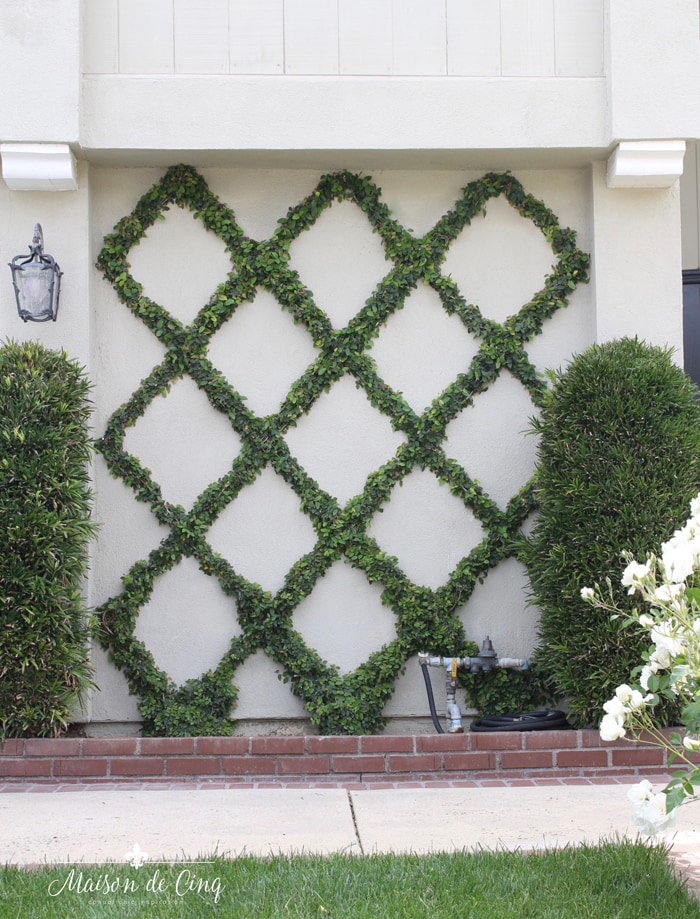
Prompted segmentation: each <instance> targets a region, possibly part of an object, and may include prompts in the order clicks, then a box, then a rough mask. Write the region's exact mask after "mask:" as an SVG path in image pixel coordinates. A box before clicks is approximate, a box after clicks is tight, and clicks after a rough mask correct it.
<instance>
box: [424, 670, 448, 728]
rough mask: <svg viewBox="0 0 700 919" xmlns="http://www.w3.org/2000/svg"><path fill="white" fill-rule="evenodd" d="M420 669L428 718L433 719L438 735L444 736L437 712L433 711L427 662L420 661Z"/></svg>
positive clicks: (433, 702) (431, 687)
mask: <svg viewBox="0 0 700 919" xmlns="http://www.w3.org/2000/svg"><path fill="white" fill-rule="evenodd" d="M420 669H421V670H422V671H423V679H424V680H425V691H426V692H427V694H428V707H429V709H430V717H431V718H432V719H433V724H434V725H435V730H436V731H437V732H438V734H444V733H445V731H444V729H443V727H442V725H441V724H440V719H439V718H438V715H437V712H436V711H435V697H434V696H433V684H432V683H431V682H430V674H429V673H428V664H427V661H424V660H421V662H420Z"/></svg>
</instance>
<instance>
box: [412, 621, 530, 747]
mask: <svg viewBox="0 0 700 919" xmlns="http://www.w3.org/2000/svg"><path fill="white" fill-rule="evenodd" d="M418 663H419V664H420V666H421V669H422V671H423V679H424V680H425V688H426V690H427V693H428V705H429V706H430V717H431V718H432V719H433V724H434V725H435V730H436V731H437V732H438V733H439V734H444V733H445V731H444V730H443V727H442V725H441V724H440V720H439V718H438V716H437V712H436V711H435V699H434V697H433V687H432V683H431V682H430V674H429V673H428V667H442V668H444V670H445V674H446V679H447V686H446V688H447V703H446V714H447V725H448V726H447V733H448V734H462V733H463V732H464V728H463V727H462V712H461V711H460V708H459V705H458V704H457V699H456V691H457V671H458V670H460V669H462V670H468V671H469V672H470V673H490V672H491V671H492V670H497V669H500V670H527V669H528V668H529V666H530V661H529V660H527V659H526V658H517V657H498V655H497V654H496V652H495V651H494V649H493V643H492V641H491V639H490V638H489V637H488V635H487V636H486V639H485V640H484V642H483V644H482V645H481V651H479V653H478V654H477V655H476V657H432V656H431V655H430V654H425V653H424V652H422V651H421V653H420V654H419V655H418Z"/></svg>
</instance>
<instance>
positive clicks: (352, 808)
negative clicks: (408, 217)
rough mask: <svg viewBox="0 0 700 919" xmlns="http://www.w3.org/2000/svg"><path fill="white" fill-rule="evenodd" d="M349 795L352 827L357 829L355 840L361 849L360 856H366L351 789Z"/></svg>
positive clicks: (348, 790)
mask: <svg viewBox="0 0 700 919" xmlns="http://www.w3.org/2000/svg"><path fill="white" fill-rule="evenodd" d="M347 794H348V805H349V806H350V816H351V817H352V825H353V827H354V828H355V839H356V840H357V845H358V846H359V847H360V855H364V854H365V848H364V846H363V845H362V839H361V837H360V828H359V826H358V825H357V816H356V814H355V802H354V801H353V800H352V792H351V791H350V789H349V788H348V789H347Z"/></svg>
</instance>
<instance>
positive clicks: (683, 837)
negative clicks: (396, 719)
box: [0, 783, 700, 873]
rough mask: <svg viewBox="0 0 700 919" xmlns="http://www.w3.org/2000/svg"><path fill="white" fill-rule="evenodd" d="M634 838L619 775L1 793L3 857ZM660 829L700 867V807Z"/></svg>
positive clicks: (156, 857) (423, 847)
mask: <svg viewBox="0 0 700 919" xmlns="http://www.w3.org/2000/svg"><path fill="white" fill-rule="evenodd" d="M613 836H620V837H627V838H636V837H637V830H636V828H635V826H634V825H633V823H632V821H631V804H630V802H629V801H628V800H627V796H626V787H625V785H624V784H619V783H615V784H588V785H580V784H568V785H567V784H557V785H547V784H542V785H539V786H532V785H530V786H527V787H516V786H509V787H479V788H409V787H407V788H386V789H381V788H373V789H371V790H364V789H358V788H356V787H353V788H339V787H335V788H319V787H308V788H253V787H251V788H241V787H237V788H220V787H218V788H216V787H206V786H196V787H195V786H187V785H182V786H178V787H173V786H172V785H167V786H162V785H161V786H159V785H155V786H153V785H151V786H148V785H137V786H134V787H131V788H124V787H123V786H121V787H106V786H103V785H73V786H62V788H61V789H60V790H49V789H48V788H42V787H41V786H33V787H31V789H25V790H9V791H8V790H7V786H5V788H4V789H3V793H2V794H0V862H2V863H3V864H11V865H37V864H42V863H46V862H61V863H88V864H89V863H97V862H103V861H118V862H123V861H125V860H128V855H129V853H131V852H132V851H133V850H134V847H135V846H138V847H139V848H140V850H141V851H142V852H145V853H148V860H149V861H151V862H153V861H172V860H186V859H194V858H197V857H207V856H211V855H213V854H219V855H225V856H226V857H229V858H234V857H236V856H240V855H242V854H255V855H263V856H266V855H275V854H279V853H302V852H304V853H331V852H345V853H355V854H361V853H365V854H371V853H375V852H414V853H427V852H435V851H455V850H462V849H467V850H471V849H475V848H486V849H497V848H505V849H521V850H529V849H539V848H543V847H546V848H552V847H556V846H566V845H575V844H578V843H583V842H587V843H596V842H598V841H600V840H602V839H609V838H611V837H613ZM662 838H665V839H666V840H667V841H668V842H672V843H673V845H674V847H675V848H674V851H675V853H676V855H678V856H679V858H682V859H684V860H685V861H684V864H683V867H684V868H685V870H686V871H687V872H689V873H692V872H693V871H695V870H696V869H697V870H698V871H700V810H694V809H693V807H692V806H691V807H689V808H686V809H684V810H682V811H681V814H680V817H679V821H678V829H677V830H676V831H675V832H673V833H670V834H667V835H666V836H665V837H662Z"/></svg>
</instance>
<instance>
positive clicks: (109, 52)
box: [82, 0, 119, 73]
mask: <svg viewBox="0 0 700 919" xmlns="http://www.w3.org/2000/svg"><path fill="white" fill-rule="evenodd" d="M88 11H89V13H88ZM82 55H83V70H84V71H85V73H119V0H91V3H90V4H89V5H88V7H87V9H85V8H84V11H83V22H82Z"/></svg>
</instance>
